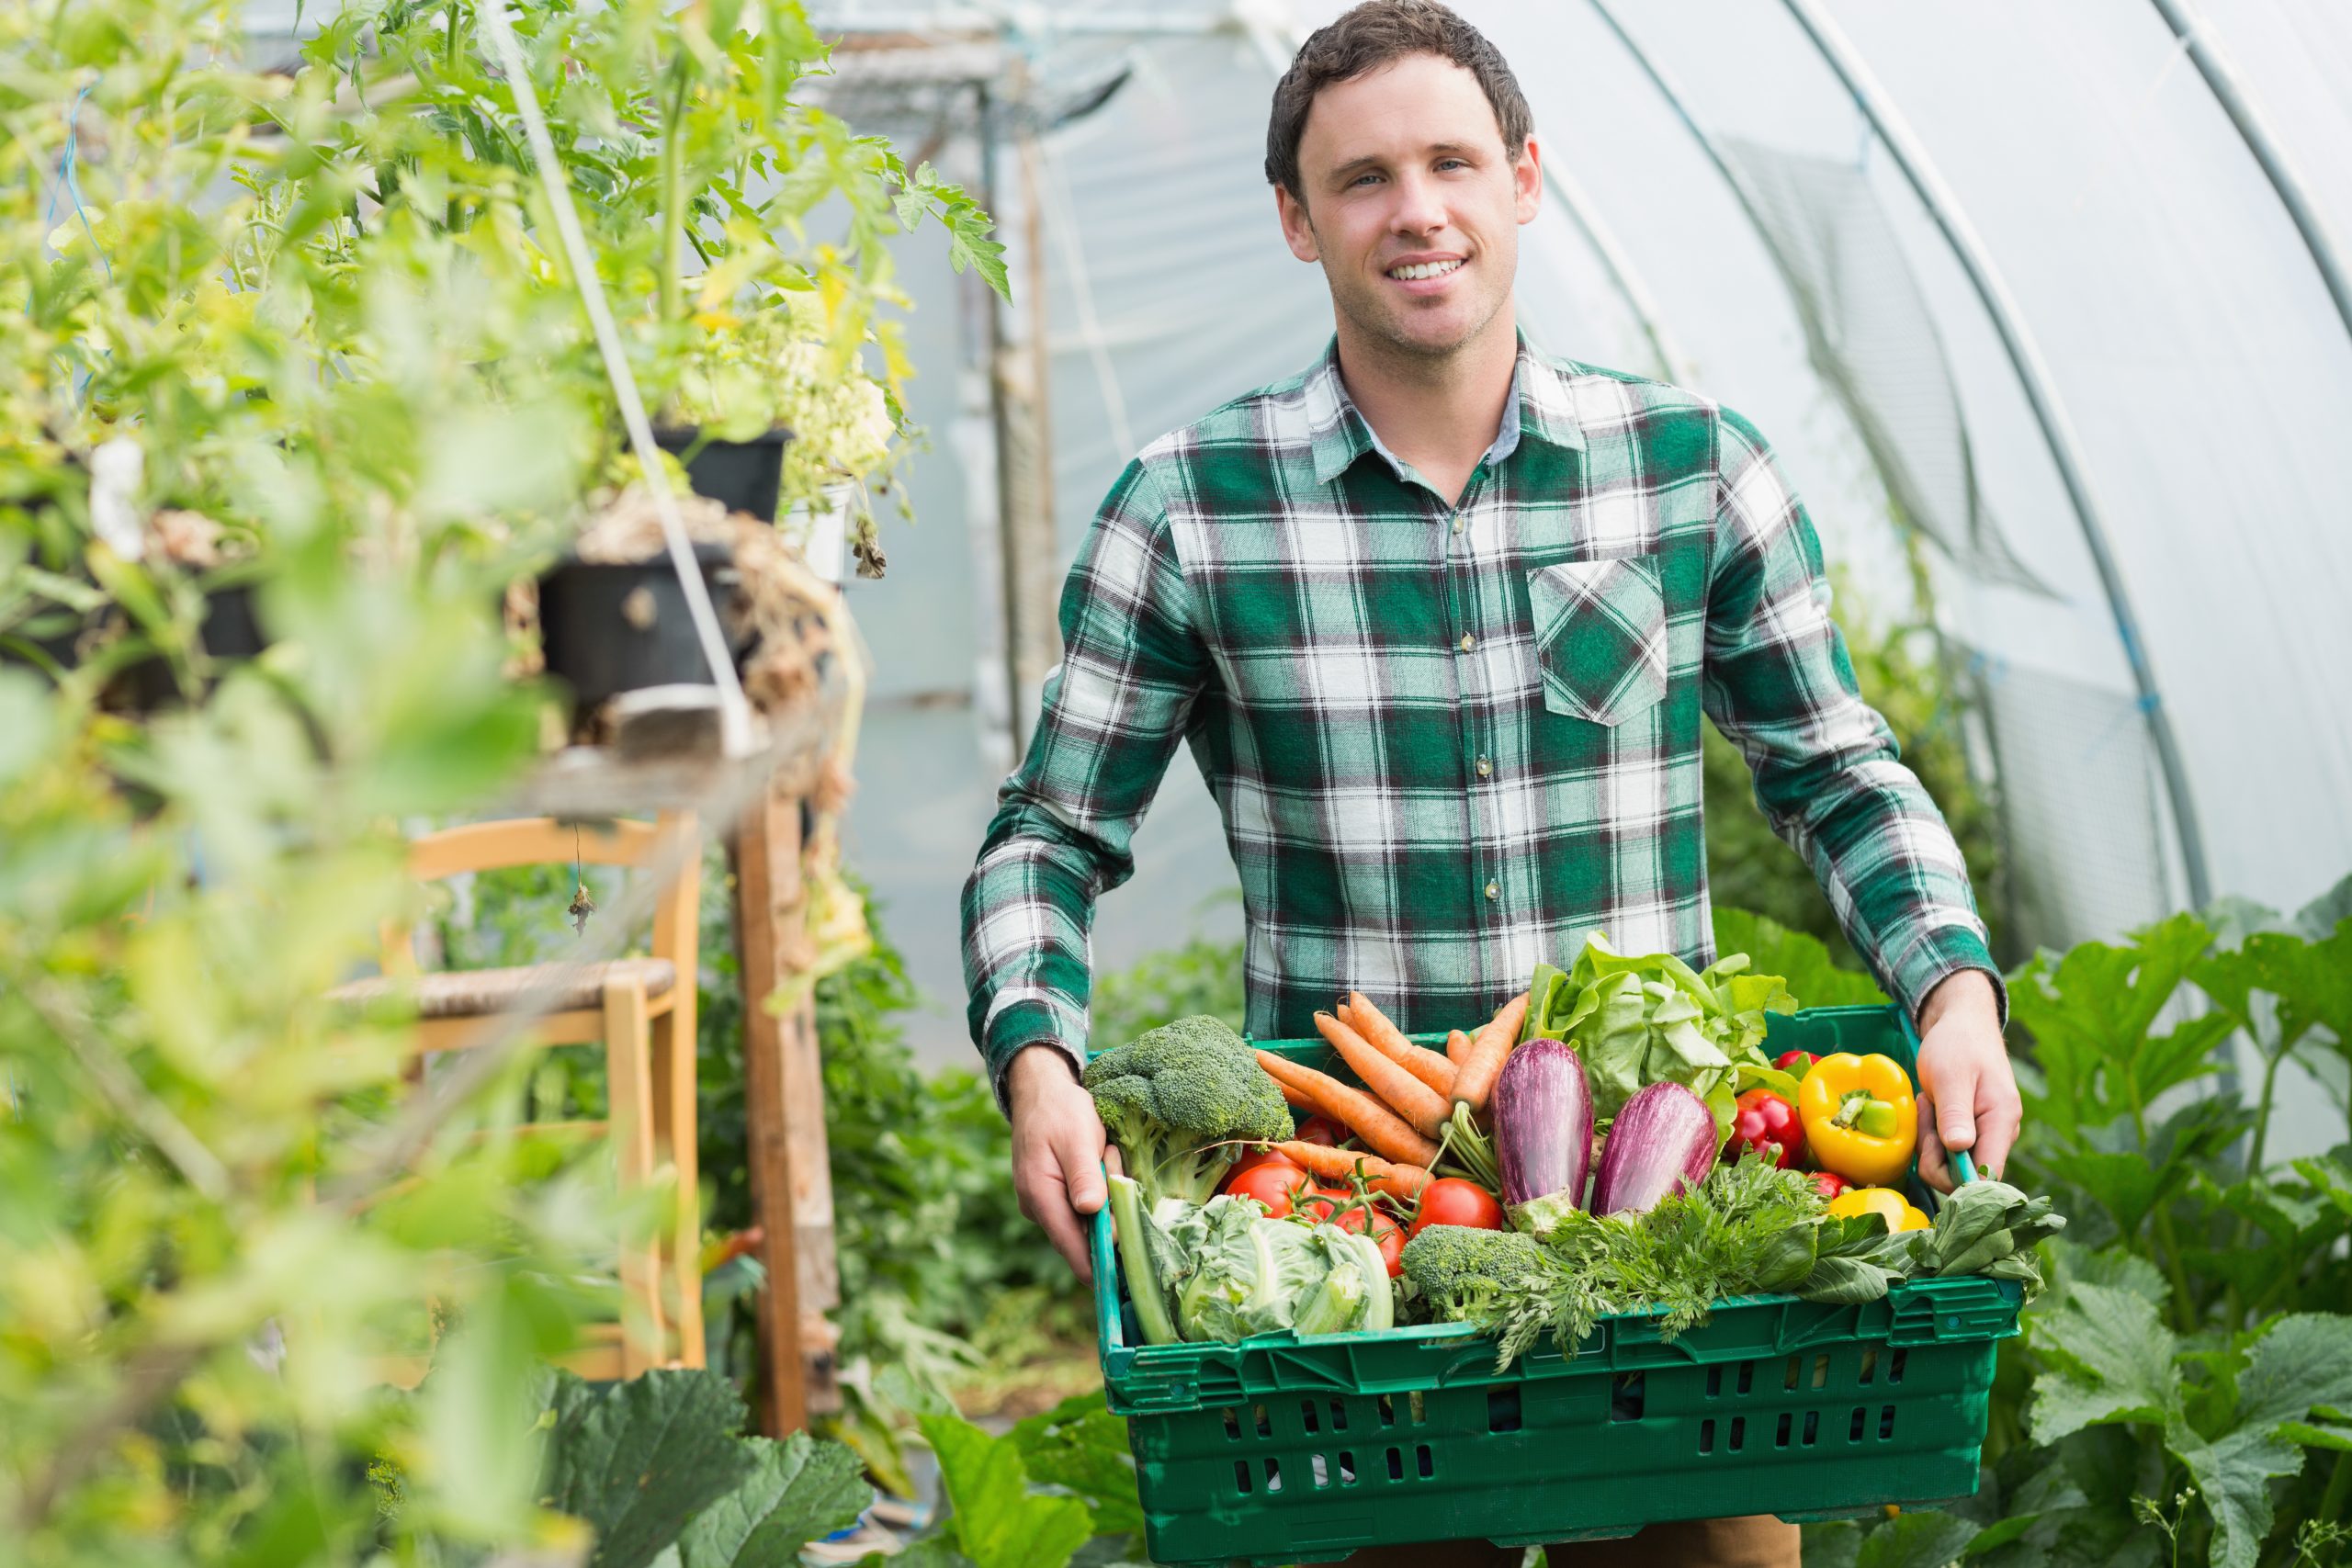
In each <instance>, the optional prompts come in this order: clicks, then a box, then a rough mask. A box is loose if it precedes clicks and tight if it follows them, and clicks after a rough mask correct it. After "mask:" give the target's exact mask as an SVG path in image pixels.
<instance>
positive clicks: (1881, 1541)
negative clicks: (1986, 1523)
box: [1854, 1510, 1976, 1568]
mask: <svg viewBox="0 0 2352 1568" xmlns="http://www.w3.org/2000/svg"><path fill="white" fill-rule="evenodd" d="M1975 1538H1976V1523H1975V1521H1974V1520H1973V1519H1963V1518H1961V1517H1958V1516H1957V1515H1953V1514H1945V1513H1937V1512H1934V1511H1932V1510H1931V1511H1927V1512H1920V1513H1912V1512H1907V1511H1906V1512H1905V1513H1902V1514H1898V1515H1896V1516H1895V1517H1894V1518H1892V1519H1890V1520H1888V1521H1887V1522H1886V1523H1885V1524H1883V1525H1881V1526H1880V1527H1879V1528H1878V1529H1874V1530H1872V1531H1871V1533H1870V1534H1869V1535H1868V1536H1866V1537H1865V1538H1863V1540H1862V1547H1861V1550H1860V1551H1859V1552H1857V1553H1855V1555H1854V1568H1944V1564H1946V1563H1948V1562H1951V1561H1953V1560H1954V1559H1955V1558H1957V1557H1959V1556H1960V1554H1961V1553H1962V1551H1966V1550H1967V1547H1968V1543H1969V1542H1970V1541H1971V1540H1974V1539H1975Z"/></svg>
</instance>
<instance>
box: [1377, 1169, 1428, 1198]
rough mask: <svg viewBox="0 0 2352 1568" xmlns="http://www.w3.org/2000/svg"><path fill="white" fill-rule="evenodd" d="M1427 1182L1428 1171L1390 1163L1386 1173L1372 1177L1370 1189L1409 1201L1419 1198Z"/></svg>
mask: <svg viewBox="0 0 2352 1568" xmlns="http://www.w3.org/2000/svg"><path fill="white" fill-rule="evenodd" d="M1429 1184H1430V1173H1429V1172H1428V1171H1426V1170H1423V1169H1422V1168H1420V1167H1419V1166H1418V1165H1403V1164H1391V1165H1390V1166H1389V1168H1388V1174H1387V1175H1385V1176H1376V1177H1374V1178H1373V1179H1372V1190H1374V1192H1385V1193H1387V1194H1388V1195H1389V1196H1390V1197H1391V1198H1397V1199H1401V1200H1402V1201H1406V1202H1408V1203H1409V1202H1411V1201H1413V1200H1414V1199H1416V1198H1419V1196H1420V1195H1421V1189H1422V1188H1424V1187H1427V1186H1428V1185H1429Z"/></svg>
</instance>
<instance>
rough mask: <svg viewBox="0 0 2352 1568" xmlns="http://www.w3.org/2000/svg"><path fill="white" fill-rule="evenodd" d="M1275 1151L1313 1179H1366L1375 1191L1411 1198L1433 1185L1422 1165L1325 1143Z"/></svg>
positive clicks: (1287, 1146)
mask: <svg viewBox="0 0 2352 1568" xmlns="http://www.w3.org/2000/svg"><path fill="white" fill-rule="evenodd" d="M1274 1149H1275V1151H1276V1152H1277V1153H1279V1154H1280V1155H1282V1156H1283V1158H1285V1159H1287V1160H1289V1161H1290V1162H1291V1163H1292V1164H1293V1165H1295V1166H1297V1167H1299V1168H1301V1169H1303V1170H1305V1171H1306V1173H1307V1174H1308V1175H1309V1176H1313V1177H1317V1178H1318V1179H1322V1180H1325V1181H1345V1180H1346V1179H1348V1178H1350V1177H1351V1176H1362V1177H1363V1179H1364V1181H1365V1183H1366V1185H1368V1186H1370V1187H1371V1188H1372V1190H1374V1191H1375V1192H1391V1193H1394V1194H1395V1195H1396V1196H1397V1197H1399V1198H1411V1197H1414V1196H1416V1195H1417V1194H1419V1191H1420V1190H1421V1189H1422V1188H1424V1187H1426V1186H1428V1185H1429V1179H1430V1173H1429V1172H1428V1171H1426V1170H1424V1169H1422V1168H1420V1167H1419V1166H1418V1165H1406V1164H1403V1163H1401V1162H1399V1161H1394V1160H1385V1159H1382V1158H1380V1157H1379V1156H1377V1155H1368V1154H1366V1153H1364V1152H1363V1150H1362V1149H1335V1148H1330V1147H1328V1146H1326V1145H1322V1144H1276V1145H1274Z"/></svg>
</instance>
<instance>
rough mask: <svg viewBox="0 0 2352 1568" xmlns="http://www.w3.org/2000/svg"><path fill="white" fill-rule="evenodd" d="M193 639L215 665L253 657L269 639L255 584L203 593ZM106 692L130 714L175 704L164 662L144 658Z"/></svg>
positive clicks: (237, 584) (175, 686)
mask: <svg viewBox="0 0 2352 1568" xmlns="http://www.w3.org/2000/svg"><path fill="white" fill-rule="evenodd" d="M196 636H197V641H198V643H200V644H202V645H203V649H204V651H205V653H206V654H207V655H209V657H210V658H211V659H212V660H213V661H214V662H215V663H220V662H221V661H223V660H243V659H252V658H254V657H255V656H256V655H258V654H259V653H260V652H261V651H262V649H266V648H267V647H268V646H269V639H268V638H267V637H264V636H263V635H262V629H261V623H260V622H259V621H257V620H255V619H254V585H253V584H252V583H250V582H230V583H224V584H222V585H221V586H220V587H218V588H210V589H207V590H206V591H205V594H204V619H203V620H202V621H201V622H200V623H198V626H197V633H196ZM109 694H110V695H111V696H113V697H116V698H118V699H119V700H120V702H121V704H122V705H123V706H125V707H127V708H129V709H130V711H131V712H133V713H153V712H154V711H155V710H156V709H158V708H163V707H168V706H170V705H172V704H174V703H175V702H177V701H178V700H179V695H180V688H179V682H176V681H175V680H173V679H172V667H171V664H170V663H169V662H168V661H167V660H162V659H142V660H139V661H138V662H137V663H135V664H132V665H130V666H129V667H128V668H126V669H125V670H124V671H122V673H120V674H119V675H117V676H116V677H115V678H114V681H113V682H112V683H111V685H110V687H109Z"/></svg>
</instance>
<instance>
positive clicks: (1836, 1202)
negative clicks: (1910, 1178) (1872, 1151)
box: [1829, 1187, 1928, 1231]
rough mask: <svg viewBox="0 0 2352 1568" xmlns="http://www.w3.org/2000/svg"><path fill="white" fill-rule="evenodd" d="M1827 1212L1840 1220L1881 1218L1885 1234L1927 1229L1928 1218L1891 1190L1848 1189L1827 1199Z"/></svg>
mask: <svg viewBox="0 0 2352 1568" xmlns="http://www.w3.org/2000/svg"><path fill="white" fill-rule="evenodd" d="M1829 1213H1830V1215H1831V1217H1832V1218H1834V1219H1840V1220H1842V1219H1849V1218H1851V1217H1852V1216H1854V1215H1856V1214H1878V1215H1882V1216H1883V1217H1884V1218H1885V1220H1886V1228H1887V1229H1888V1230H1889V1231H1923V1230H1926V1229H1927V1228H1928V1216H1927V1215H1925V1214H1923V1213H1920V1212H1919V1210H1918V1207H1917V1205H1916V1204H1914V1203H1913V1202H1912V1201H1911V1200H1910V1199H1908V1198H1905V1196H1904V1195H1903V1194H1902V1193H1900V1192H1897V1191H1896V1190H1894V1188H1892V1187H1849V1188H1848V1189H1846V1190H1845V1191H1843V1192H1840V1193H1838V1196H1836V1197H1835V1198H1832V1199H1831V1200H1829Z"/></svg>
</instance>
